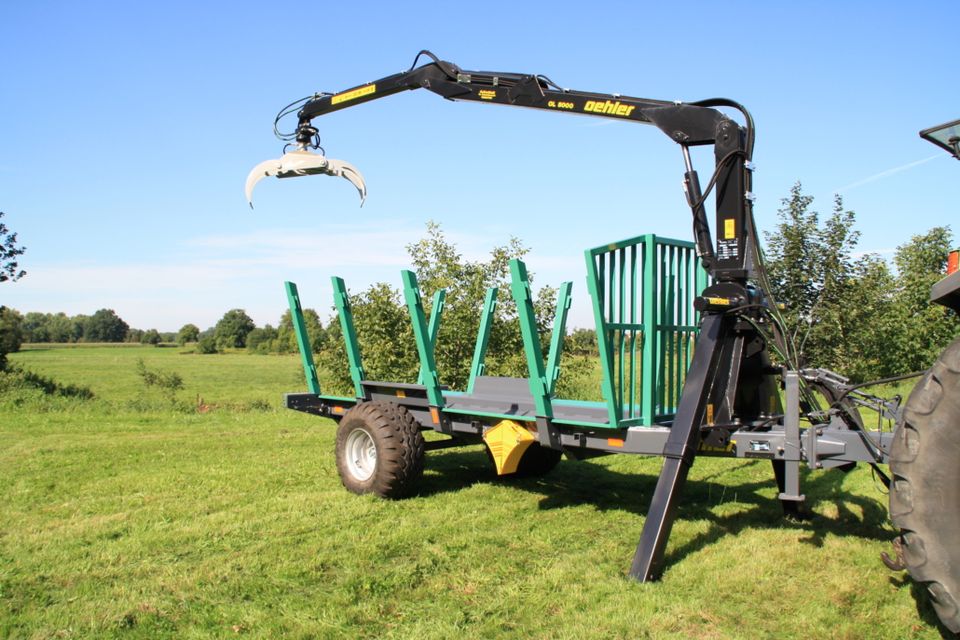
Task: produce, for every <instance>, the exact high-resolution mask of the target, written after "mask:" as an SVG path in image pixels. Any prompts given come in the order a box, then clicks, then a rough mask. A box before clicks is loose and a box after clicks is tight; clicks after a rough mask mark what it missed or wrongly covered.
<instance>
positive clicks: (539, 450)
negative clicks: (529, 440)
mask: <svg viewBox="0 0 960 640" xmlns="http://www.w3.org/2000/svg"><path fill="white" fill-rule="evenodd" d="M562 456H563V452H562V451H557V450H556V449H548V448H547V447H542V446H540V445H539V444H537V443H536V442H534V443H533V444H531V445H530V446H529V447H527V450H526V451H524V452H523V457H522V458H520V462H519V463H517V471H516V473H514V474H512V477H514V478H539V477H541V476H545V475H547V474H548V473H550V472H551V471H553V468H554V467H555V466H557V463H558V462H560V458H561V457H562Z"/></svg>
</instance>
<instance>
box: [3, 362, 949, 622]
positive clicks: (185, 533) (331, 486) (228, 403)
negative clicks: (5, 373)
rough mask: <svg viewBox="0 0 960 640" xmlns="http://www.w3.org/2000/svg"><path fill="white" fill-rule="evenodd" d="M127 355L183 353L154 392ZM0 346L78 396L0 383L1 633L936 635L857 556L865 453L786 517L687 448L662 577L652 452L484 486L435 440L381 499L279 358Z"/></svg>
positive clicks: (820, 483)
mask: <svg viewBox="0 0 960 640" xmlns="http://www.w3.org/2000/svg"><path fill="white" fill-rule="evenodd" d="M137 358H143V360H144V362H145V364H146V366H147V367H148V368H152V369H155V370H158V371H176V372H178V373H180V374H181V376H182V377H183V379H184V385H185V389H184V390H183V391H181V392H179V395H180V396H181V401H180V402H179V403H178V404H170V406H165V405H164V403H165V402H167V400H166V399H165V398H163V397H161V396H158V395H157V394H156V392H153V391H147V390H145V389H144V388H143V384H142V382H141V381H140V379H139V377H138V376H137V374H136V360H137ZM13 360H14V361H15V362H17V363H18V364H22V365H24V366H26V367H28V368H30V369H32V370H34V371H36V372H38V373H42V374H44V375H47V376H51V377H54V378H56V379H57V380H58V381H59V382H61V383H65V384H67V383H72V384H82V385H87V386H89V387H91V388H92V389H93V391H94V392H95V393H96V396H97V397H96V398H95V399H93V400H80V399H73V398H37V397H35V396H29V395H27V396H25V395H23V394H20V395H18V392H15V391H14V392H8V394H7V397H6V398H0V637H24V638H51V637H65V638H86V637H123V638H126V637H130V638H208V637H230V638H233V637H240V636H246V637H257V638H280V637H284V638H286V637H290V638H340V637H357V638H418V639H427V638H451V637H463V638H501V637H503V638H571V639H573V638H576V639H580V638H645V637H651V638H659V637H677V638H686V637H696V638H758V637H759V638H807V637H811V636H822V637H830V638H936V637H939V633H938V631H937V628H936V625H935V618H934V615H933V613H932V612H931V610H930V609H929V607H928V606H927V605H926V600H925V598H924V597H923V596H922V594H921V593H920V590H919V589H917V588H916V587H914V586H912V585H911V583H910V582H909V581H906V580H905V579H904V576H903V575H901V574H893V573H891V572H889V571H888V570H887V569H886V568H885V567H884V566H883V565H882V564H881V563H880V561H879V553H880V552H881V551H884V550H887V549H888V547H889V541H890V540H891V539H892V538H893V537H894V531H893V529H892V528H891V526H890V525H889V524H888V522H887V516H886V496H885V495H883V493H882V492H881V491H880V490H879V488H878V483H877V482H875V481H874V480H873V479H872V478H871V475H870V472H869V469H857V470H855V471H853V472H851V473H850V474H846V475H844V474H842V473H840V472H836V471H834V472H814V473H810V474H808V475H806V478H805V480H806V482H805V485H804V491H805V493H806V495H807V497H808V503H809V507H810V509H811V510H812V511H813V512H814V516H813V519H812V520H811V521H809V522H802V523H797V522H787V521H784V520H783V519H782V518H781V517H780V508H779V505H778V504H777V502H776V501H775V500H774V496H775V493H776V491H775V486H774V483H773V480H772V472H771V470H770V468H769V465H768V464H766V463H762V462H748V461H736V460H722V459H709V458H702V459H699V460H698V461H697V462H696V464H695V465H694V467H693V469H692V471H691V474H690V479H689V482H688V485H687V488H686V491H685V493H684V498H683V502H682V505H681V507H680V510H679V515H678V519H677V521H676V523H675V525H674V528H673V533H672V536H671V539H670V544H669V547H668V549H667V566H668V569H667V571H666V574H665V575H664V578H663V580H662V581H661V582H658V583H654V584H637V583H635V582H633V581H631V580H629V579H628V578H627V577H626V572H627V569H628V568H629V565H630V561H631V558H632V555H633V551H634V548H635V545H636V542H637V539H638V537H639V534H640V530H641V527H642V525H643V522H644V515H645V512H646V509H647V505H648V502H649V500H650V496H651V494H652V491H653V488H654V485H655V483H656V476H657V473H658V471H659V467H660V460H659V459H649V458H640V457H636V456H611V457H606V458H600V459H596V460H593V461H586V462H572V461H567V460H564V461H563V462H561V464H560V465H559V466H558V467H557V469H556V470H555V471H554V472H553V473H551V474H550V475H548V476H547V477H545V478H542V479H538V480H525V481H504V480H497V479H495V478H494V477H492V474H491V471H490V469H489V467H488V464H487V461H486V457H485V455H484V454H483V452H482V450H481V449H480V448H479V447H470V448H465V449H459V450H457V449H453V450H444V451H437V452H432V453H429V454H428V457H427V464H426V472H425V476H424V479H423V482H422V484H421V487H420V491H419V493H418V494H417V495H416V496H414V497H412V498H409V499H406V500H402V501H384V500H378V499H375V498H371V497H368V496H355V495H353V494H350V493H348V492H346V491H345V490H344V489H343V488H342V487H341V485H340V481H339V478H338V477H337V473H336V468H335V464H334V460H333V446H334V424H333V422H331V421H328V420H323V419H318V418H315V417H312V416H308V415H305V414H300V413H296V412H291V411H286V410H282V409H279V408H278V407H279V406H280V396H281V394H282V393H283V392H284V391H299V390H302V386H303V385H302V382H300V381H299V376H300V374H299V373H298V367H299V362H298V359H297V358H296V357H289V358H288V357H277V356H248V355H244V354H227V355H217V356H197V355H192V354H190V355H181V354H180V353H179V351H178V350H176V349H155V348H139V347H138V348H105V347H101V348H83V349H46V350H27V351H24V352H22V353H19V354H15V355H14V356H13ZM196 395H200V396H202V397H203V402H204V404H205V405H206V407H207V408H206V409H204V410H203V411H204V412H203V413H200V412H198V411H196V410H193V409H192V404H193V402H194V398H195V396H196ZM254 401H256V402H254Z"/></svg>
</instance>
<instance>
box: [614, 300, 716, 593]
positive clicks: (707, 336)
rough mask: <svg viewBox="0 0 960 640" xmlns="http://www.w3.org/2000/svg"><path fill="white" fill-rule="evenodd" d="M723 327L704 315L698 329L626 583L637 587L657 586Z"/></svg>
mask: <svg viewBox="0 0 960 640" xmlns="http://www.w3.org/2000/svg"><path fill="white" fill-rule="evenodd" d="M724 326H725V325H724V318H723V316H722V315H707V316H705V317H704V319H703V322H702V323H701V326H700V337H699V338H698V339H697V345H696V349H695V351H694V354H693V362H692V363H691V364H690V370H689V372H688V373H687V379H686V381H685V382H684V385H683V394H682V395H681V397H680V406H679V407H677V414H676V418H675V419H674V421H673V427H672V428H671V429H670V435H669V437H668V438H667V444H666V446H664V450H663V455H664V457H665V458H666V459H665V460H664V462H663V468H662V469H661V471H660V478H659V479H658V480H657V488H656V490H655V491H654V493H653V499H652V500H651V501H650V509H649V510H648V511H647V519H646V522H644V524H643V532H642V533H641V534H640V544H639V545H637V551H636V554H635V555H634V556H633V564H632V566H631V567H630V577H632V578H635V579H637V580H639V581H641V582H647V581H649V580H655V579H656V578H658V577H659V575H660V571H661V565H662V563H663V552H664V550H665V549H666V546H667V540H668V539H669V537H670V529H671V528H672V527H673V519H674V517H675V516H676V511H677V504H678V502H679V499H680V493H681V491H682V489H683V485H684V483H685V482H686V480H687V473H688V472H689V470H690V466H691V465H692V464H693V459H694V457H695V456H696V451H697V444H698V442H699V438H700V426H701V425H702V424H703V417H704V412H705V411H706V405H707V400H708V396H709V393H710V382H711V380H712V379H713V375H714V371H715V368H716V354H717V353H718V351H719V350H720V345H721V343H722V342H723V338H724V333H725V331H724Z"/></svg>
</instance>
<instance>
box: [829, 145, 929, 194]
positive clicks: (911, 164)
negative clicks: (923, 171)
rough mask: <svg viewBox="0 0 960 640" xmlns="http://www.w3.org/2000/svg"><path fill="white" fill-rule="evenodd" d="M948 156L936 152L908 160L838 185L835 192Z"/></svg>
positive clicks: (841, 191) (847, 189)
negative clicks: (905, 162) (926, 156)
mask: <svg viewBox="0 0 960 640" xmlns="http://www.w3.org/2000/svg"><path fill="white" fill-rule="evenodd" d="M946 157H947V156H946V154H943V153H938V154H936V155H932V156H930V157H929V158H922V159H920V160H914V161H913V162H908V163H907V164H902V165H900V166H899V167H894V168H892V169H887V170H885V171H881V172H880V173H875V174H873V175H872V176H868V177H866V178H863V179H862V180H857V181H856V182H851V183H850V184H848V185H846V186H843V187H838V188H837V189H834V190H833V191H834V193H843V192H844V191H849V190H850V189H856V188H857V187H862V186H863V185H865V184H870V183H871V182H876V181H877V180H882V179H884V178H888V177H890V176H892V175H894V174H897V173H900V172H901V171H907V170H909V169H912V168H914V167H918V166H920V165H921V164H926V163H927V162H930V161H931V160H936V159H937V158H946Z"/></svg>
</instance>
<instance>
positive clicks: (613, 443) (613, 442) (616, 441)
mask: <svg viewBox="0 0 960 640" xmlns="http://www.w3.org/2000/svg"><path fill="white" fill-rule="evenodd" d="M607 446H610V447H622V446H623V440H621V439H620V438H607Z"/></svg>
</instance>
